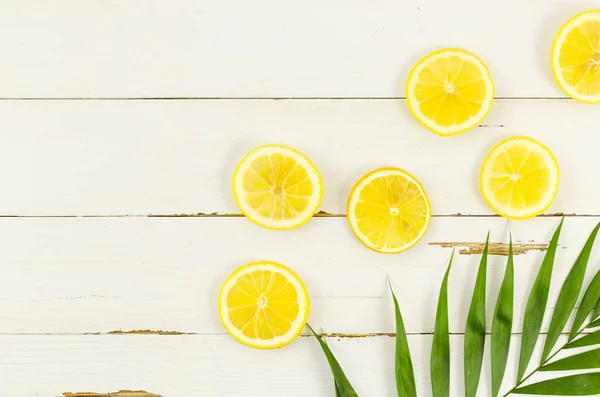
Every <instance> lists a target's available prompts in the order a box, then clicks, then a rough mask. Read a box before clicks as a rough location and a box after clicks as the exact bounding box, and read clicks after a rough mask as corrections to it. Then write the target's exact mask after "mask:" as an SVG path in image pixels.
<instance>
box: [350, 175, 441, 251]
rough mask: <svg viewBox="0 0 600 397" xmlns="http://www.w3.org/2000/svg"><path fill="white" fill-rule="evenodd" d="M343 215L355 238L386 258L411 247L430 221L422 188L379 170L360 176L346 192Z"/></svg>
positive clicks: (410, 179) (408, 177) (409, 178)
mask: <svg viewBox="0 0 600 397" xmlns="http://www.w3.org/2000/svg"><path fill="white" fill-rule="evenodd" d="M346 212H347V217H348V223H350V228H351V229H352V231H353V232H354V234H355V235H356V237H357V238H358V239H359V240H360V241H361V242H362V243H363V244H364V245H366V246H367V247H368V248H370V249H372V250H374V251H377V252H382V253H386V254H396V253H399V252H402V251H406V250H407V249H409V248H410V247H412V246H413V245H415V244H416V243H417V242H418V241H419V240H420V239H421V237H423V235H424V234H425V232H426V231H427V228H428V227H429V221H430V219H431V206H430V205H429V199H428V198H427V195H426V194H425V190H423V186H421V184H420V183H419V181H417V180H416V179H415V178H414V177H413V176H412V175H410V174H408V173H407V172H405V171H403V170H401V169H399V168H380V169H377V170H374V171H372V172H370V173H368V174H367V175H365V176H363V177H362V178H361V179H360V180H359V181H358V182H357V183H356V185H354V188H352V191H351V192H350V197H349V198H348V208H347V210H346Z"/></svg>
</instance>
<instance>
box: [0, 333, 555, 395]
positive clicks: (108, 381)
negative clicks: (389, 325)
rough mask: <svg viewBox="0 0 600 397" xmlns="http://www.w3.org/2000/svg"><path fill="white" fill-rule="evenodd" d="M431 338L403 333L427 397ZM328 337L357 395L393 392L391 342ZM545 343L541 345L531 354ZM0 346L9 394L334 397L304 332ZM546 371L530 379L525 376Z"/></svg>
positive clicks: (456, 383)
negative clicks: (266, 346) (254, 338)
mask: <svg viewBox="0 0 600 397" xmlns="http://www.w3.org/2000/svg"><path fill="white" fill-rule="evenodd" d="M431 339H432V337H431V335H420V336H418V335H410V336H409V337H408V342H409V345H410V349H411V356H412V360H413V365H414V370H415V378H416V384H417V391H418V394H419V395H425V396H426V395H431V391H430V389H431V384H430V379H429V355H430V348H431ZM486 342H488V343H489V338H487V340H486ZM561 342H564V341H563V340H562V339H561ZM328 343H329V345H330V347H331V349H332V351H333V352H334V354H335V355H336V357H337V358H338V359H339V361H340V363H341V364H342V365H343V366H344V370H345V372H346V374H347V375H348V377H350V379H352V381H353V386H354V387H355V389H356V391H357V392H358V394H359V395H360V396H379V397H395V396H397V393H396V391H395V383H394V375H393V373H394V372H393V362H394V343H395V342H394V338H390V337H387V336H385V337H369V338H356V339H354V338H351V339H346V338H341V339H340V338H330V339H329V340H328ZM519 343H520V336H513V338H512V339H511V346H516V347H518V346H519ZM450 344H451V346H450V353H451V368H450V369H451V392H450V395H452V396H460V395H462V394H463V391H462V384H463V362H462V355H463V354H462V351H463V337H462V336H459V335H453V336H451V338H450ZM541 348H542V344H541V343H539V344H538V348H537V350H536V352H535V354H534V358H537V357H538V356H539V354H540V353H541ZM0 349H2V355H1V356H0V369H1V371H0V380H1V381H2V389H3V391H5V392H6V393H7V395H11V396H15V395H18V396H21V395H28V396H49V397H59V396H61V394H62V393H63V392H64V391H65V390H67V391H73V390H74V389H77V390H102V391H104V392H109V391H113V392H114V391H117V390H122V389H127V388H132V387H133V388H136V389H140V388H144V390H145V391H148V392H152V393H157V394H161V395H164V396H222V397H237V396H250V397H259V396H286V397H288V396H289V397H305V396H329V397H331V396H334V391H333V380H332V378H331V372H330V369H329V367H328V366H327V362H326V361H325V357H324V356H323V353H322V352H321V350H320V348H319V346H318V344H317V343H316V342H315V341H314V340H313V339H312V338H305V337H302V338H299V339H298V340H297V341H295V342H294V343H293V344H291V345H289V346H287V347H286V348H284V349H278V350H271V351H259V350H253V349H250V348H247V347H245V346H242V345H239V344H236V343H232V342H231V338H230V337H229V336H226V335H181V336H160V335H127V336H119V335H102V336H90V335H35V336H19V335H5V336H1V337H0ZM517 353H518V351H517V350H514V349H513V351H512V354H511V355H510V356H509V360H508V366H507V372H506V378H505V382H504V387H503V389H502V390H503V391H507V390H508V389H510V385H512V384H513V383H514V378H515V373H516V366H517V358H518V354H517ZM484 360H485V364H484V366H483V370H482V376H481V381H480V385H481V388H480V390H479V394H478V395H480V396H489V395H490V393H491V391H490V384H491V381H490V366H489V349H488V350H486V354H485V357H484ZM32 374H36V378H35V381H32V379H31V376H32ZM544 377H546V378H547V377H548V375H544V374H542V375H534V377H532V378H531V382H536V381H539V380H542V379H544Z"/></svg>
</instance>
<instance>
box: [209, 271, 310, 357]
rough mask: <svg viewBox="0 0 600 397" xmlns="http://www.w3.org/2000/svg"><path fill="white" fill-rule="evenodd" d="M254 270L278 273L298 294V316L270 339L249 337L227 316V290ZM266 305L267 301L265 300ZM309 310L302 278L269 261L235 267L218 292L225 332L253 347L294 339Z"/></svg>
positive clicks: (272, 346) (270, 347)
mask: <svg viewBox="0 0 600 397" xmlns="http://www.w3.org/2000/svg"><path fill="white" fill-rule="evenodd" d="M255 271H268V272H274V273H280V274H281V275H283V276H284V277H285V279H286V280H287V281H288V282H289V283H291V284H292V285H293V286H294V288H295V290H296V292H297V296H298V302H297V303H298V317H297V318H296V319H295V320H294V321H293V322H292V325H291V327H290V329H289V331H288V332H286V333H285V334H283V335H280V336H276V337H274V338H272V339H260V338H255V339H254V338H249V337H248V336H246V335H244V334H243V333H242V332H241V330H239V329H237V328H236V327H235V326H234V325H233V324H232V322H231V320H230V319H229V316H228V313H227V312H228V310H229V309H228V306H227V294H228V291H229V290H230V289H231V288H232V287H233V286H234V285H235V283H236V281H237V280H238V279H239V278H240V277H241V276H243V275H245V274H247V273H252V272H255ZM267 305H268V301H267ZM309 312H310V299H309V297H308V291H307V290H306V287H305V286H304V283H303V282H302V280H301V279H300V278H299V277H298V276H297V275H296V274H295V273H294V272H293V271H292V270H290V269H289V268H287V267H286V266H283V265H282V264H279V263H276V262H270V261H260V262H252V263H249V264H247V265H244V266H242V267H240V268H238V269H236V270H235V271H234V272H233V273H232V274H231V275H230V276H229V277H228V278H227V280H226V281H225V283H223V286H222V287H221V291H220V293H219V315H220V317H221V321H222V322H223V326H224V327H225V329H226V330H227V332H228V333H229V334H230V335H231V336H232V337H233V338H234V339H235V340H237V341H238V342H240V343H241V344H243V345H245V346H249V347H253V348H256V349H276V348H279V347H282V346H285V345H287V344H289V343H291V342H292V341H293V340H294V339H296V338H297V337H298V336H299V335H300V333H302V329H304V326H305V324H306V321H307V320H308V313H309Z"/></svg>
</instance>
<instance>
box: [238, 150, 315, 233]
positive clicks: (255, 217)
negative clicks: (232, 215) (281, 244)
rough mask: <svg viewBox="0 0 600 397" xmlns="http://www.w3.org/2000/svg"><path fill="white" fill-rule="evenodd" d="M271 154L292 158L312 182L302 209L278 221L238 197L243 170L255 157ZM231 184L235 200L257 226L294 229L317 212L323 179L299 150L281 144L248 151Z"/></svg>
mask: <svg viewBox="0 0 600 397" xmlns="http://www.w3.org/2000/svg"><path fill="white" fill-rule="evenodd" d="M272 154H282V155H285V156H289V157H290V158H292V159H294V160H295V161H296V163H297V164H298V165H299V166H301V167H303V168H304V170H305V171H306V173H307V174H308V176H309V179H310V180H311V181H312V182H313V193H312V196H310V201H309V205H308V206H307V207H306V209H305V210H304V211H302V212H300V213H298V214H297V216H296V217H294V218H290V219H284V220H279V221H278V220H273V219H268V218H265V217H263V216H262V215H260V214H259V213H258V212H257V211H256V210H255V209H254V208H252V207H250V206H248V205H247V204H246V200H244V199H242V197H240V195H242V194H243V192H244V191H245V189H244V186H243V175H244V172H245V171H246V170H247V168H248V167H249V166H250V165H251V164H252V162H253V161H254V160H255V159H256V158H258V157H261V156H265V155H272ZM232 184H233V194H234V198H235V201H236V203H237V205H238V207H239V208H240V210H241V211H242V213H243V214H244V215H245V216H246V218H248V219H249V220H250V221H251V222H253V223H254V224H256V225H258V226H262V227H265V228H267V229H273V230H286V229H294V228H297V227H300V226H302V225H304V224H305V223H307V222H308V221H309V220H310V219H311V218H312V217H313V215H314V214H315V213H316V212H317V210H318V209H319V206H320V205H321V201H322V199H323V181H322V178H321V174H320V173H319V171H318V169H317V167H316V166H315V165H314V164H313V163H312V162H311V161H310V160H309V159H308V158H307V157H306V156H305V155H303V154H302V153H300V152H299V151H297V150H295V149H292V148H290V147H288V146H283V145H265V146H259V147H257V148H255V149H254V150H252V151H251V152H250V153H248V154H247V155H246V156H245V157H244V158H243V159H242V161H240V163H239V164H238V166H237V168H236V170H235V172H234V174H233V183H232Z"/></svg>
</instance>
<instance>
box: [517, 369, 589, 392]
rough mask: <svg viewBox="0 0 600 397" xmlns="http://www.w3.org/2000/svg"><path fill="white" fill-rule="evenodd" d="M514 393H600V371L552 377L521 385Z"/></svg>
mask: <svg viewBox="0 0 600 397" xmlns="http://www.w3.org/2000/svg"><path fill="white" fill-rule="evenodd" d="M513 393H517V394H541V395H546V396H548V395H549V396H590V395H592V394H598V393H600V373H592V374H580V375H572V376H565V377H563V378H557V379H550V380H546V381H543V382H539V383H534V384H532V385H528V386H523V387H519V388H518V389H516V390H514V391H513Z"/></svg>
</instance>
